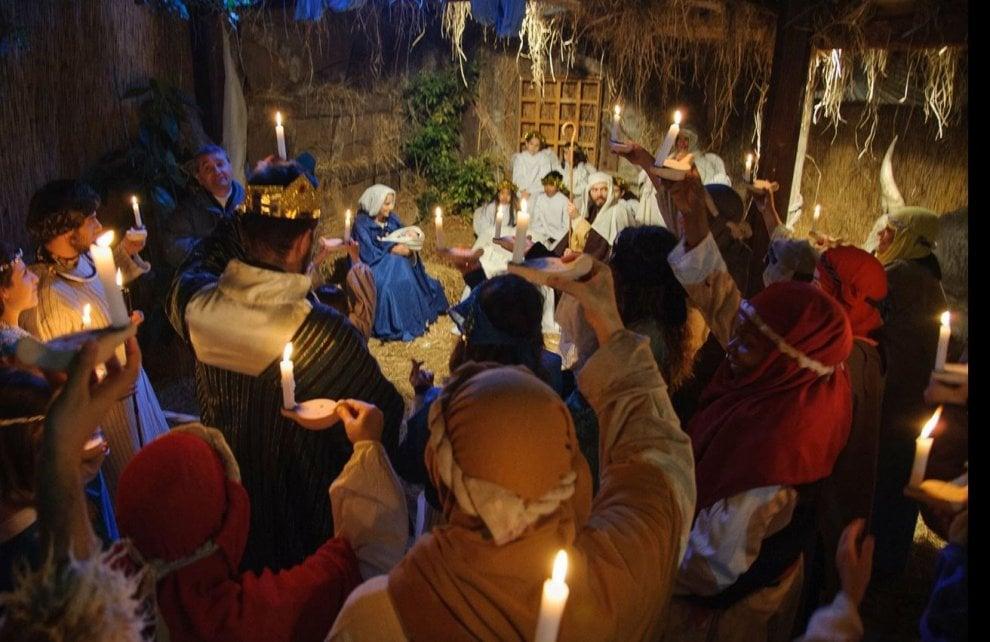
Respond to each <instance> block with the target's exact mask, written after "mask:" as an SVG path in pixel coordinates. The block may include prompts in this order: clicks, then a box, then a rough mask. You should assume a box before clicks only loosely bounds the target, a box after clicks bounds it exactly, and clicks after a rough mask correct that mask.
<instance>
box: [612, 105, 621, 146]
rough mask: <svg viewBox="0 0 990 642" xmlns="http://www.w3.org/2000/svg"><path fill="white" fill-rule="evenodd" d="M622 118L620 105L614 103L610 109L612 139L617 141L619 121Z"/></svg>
mask: <svg viewBox="0 0 990 642" xmlns="http://www.w3.org/2000/svg"><path fill="white" fill-rule="evenodd" d="M621 120H622V107H621V106H619V105H616V106H615V108H614V109H613V110H612V140H614V141H615V142H619V140H620V139H619V122H620V121H621Z"/></svg>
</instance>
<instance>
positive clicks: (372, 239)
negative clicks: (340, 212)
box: [354, 185, 448, 341]
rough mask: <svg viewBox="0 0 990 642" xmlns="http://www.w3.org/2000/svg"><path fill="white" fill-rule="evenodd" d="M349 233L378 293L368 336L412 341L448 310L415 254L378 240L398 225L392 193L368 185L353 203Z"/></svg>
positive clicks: (386, 188) (443, 295)
mask: <svg viewBox="0 0 990 642" xmlns="http://www.w3.org/2000/svg"><path fill="white" fill-rule="evenodd" d="M358 205H359V206H360V208H359V210H358V214H357V218H356V219H355V221H354V235H355V238H356V239H357V241H358V244H359V246H360V253H361V260H362V261H364V262H365V263H367V264H368V265H369V266H370V267H371V272H372V273H373V274H374V276H375V286H376V287H377V289H378V297H377V298H378V305H377V307H376V309H375V324H374V328H373V329H372V334H373V335H374V336H375V337H377V338H379V339H383V340H386V341H390V340H395V339H401V340H403V341H412V340H413V339H415V338H416V337H418V336H420V335H422V334H423V333H425V332H426V327H427V326H428V325H429V324H431V323H433V322H434V321H436V320H437V315H438V314H440V313H442V312H445V311H446V310H447V307H448V303H447V297H446V295H445V294H444V292H443V286H442V285H440V282H439V281H437V280H436V279H433V278H430V277H429V276H428V275H427V274H426V267H425V266H424V265H423V261H422V260H421V259H420V258H419V255H418V254H417V253H415V252H413V251H412V250H410V249H409V248H408V247H407V246H405V245H402V244H401V243H392V242H389V241H383V240H382V239H383V238H384V237H386V236H388V235H389V234H391V233H392V232H394V231H396V230H398V229H400V228H402V227H403V225H402V222H401V221H400V220H399V217H398V216H396V215H395V214H394V213H393V212H392V208H393V207H395V190H393V189H392V188H390V187H387V186H385V185H372V186H371V187H369V188H368V189H366V190H365V191H364V194H362V195H361V199H360V200H359V201H358Z"/></svg>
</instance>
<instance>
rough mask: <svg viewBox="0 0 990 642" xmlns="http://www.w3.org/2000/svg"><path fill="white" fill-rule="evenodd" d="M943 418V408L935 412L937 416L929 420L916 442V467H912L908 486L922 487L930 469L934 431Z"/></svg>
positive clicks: (934, 415) (940, 407)
mask: <svg viewBox="0 0 990 642" xmlns="http://www.w3.org/2000/svg"><path fill="white" fill-rule="evenodd" d="M941 416H942V406H939V407H938V408H937V409H936V410H935V414H933V415H932V418H931V419H929V420H928V422H927V423H926V424H925V427H924V428H922V429H921V434H920V435H919V436H918V438H917V439H915V440H914V465H913V466H912V467H911V479H910V481H908V486H920V485H921V482H923V481H924V480H925V469H926V468H928V455H929V453H931V451H932V442H933V441H934V439H932V437H931V434H932V431H933V430H935V426H937V425H938V420H939V417H941Z"/></svg>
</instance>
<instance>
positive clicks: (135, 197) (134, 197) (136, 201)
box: [131, 196, 138, 207]
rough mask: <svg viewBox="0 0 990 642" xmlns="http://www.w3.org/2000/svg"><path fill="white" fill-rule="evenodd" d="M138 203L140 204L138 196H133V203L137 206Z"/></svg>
mask: <svg viewBox="0 0 990 642" xmlns="http://www.w3.org/2000/svg"><path fill="white" fill-rule="evenodd" d="M137 204H138V200H137V196H131V205H133V206H135V207H137Z"/></svg>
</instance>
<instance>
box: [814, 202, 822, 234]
mask: <svg viewBox="0 0 990 642" xmlns="http://www.w3.org/2000/svg"><path fill="white" fill-rule="evenodd" d="M821 215H822V206H821V205H819V204H818V203H815V212H814V214H812V215H811V229H812V230H814V229H815V228H817V227H818V219H819V217H821Z"/></svg>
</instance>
